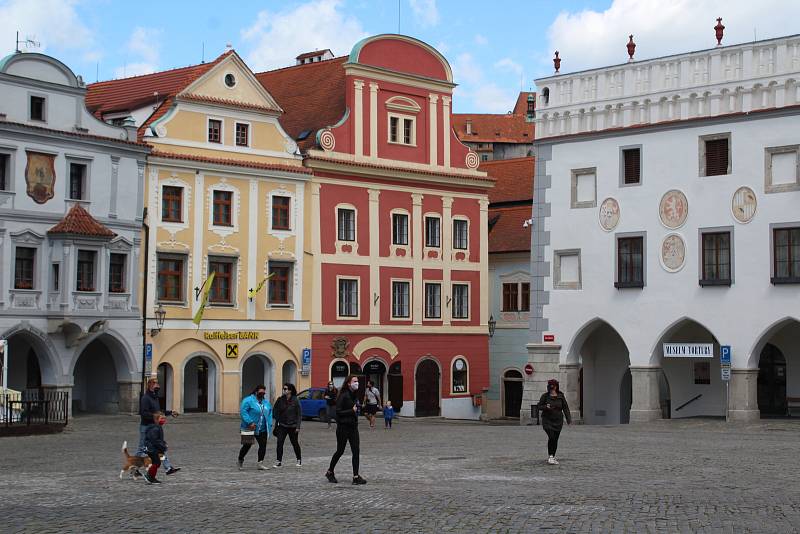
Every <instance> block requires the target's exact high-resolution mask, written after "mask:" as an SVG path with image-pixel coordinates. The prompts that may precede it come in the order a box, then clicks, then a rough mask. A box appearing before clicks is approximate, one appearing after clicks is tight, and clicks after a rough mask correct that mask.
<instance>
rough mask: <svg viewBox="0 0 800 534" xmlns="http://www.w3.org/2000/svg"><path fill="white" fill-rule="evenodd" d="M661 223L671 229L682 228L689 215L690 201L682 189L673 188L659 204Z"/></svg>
mask: <svg viewBox="0 0 800 534" xmlns="http://www.w3.org/2000/svg"><path fill="white" fill-rule="evenodd" d="M658 215H659V217H660V218H661V223H662V224H663V225H664V226H666V227H667V228H670V229H673V230H674V229H675V228H680V227H681V226H683V223H685V222H686V218H687V217H688V216H689V201H688V200H686V195H684V194H683V192H682V191H678V190H677V189H672V190H670V191H667V192H666V193H664V196H663V197H661V202H660V203H659V205H658Z"/></svg>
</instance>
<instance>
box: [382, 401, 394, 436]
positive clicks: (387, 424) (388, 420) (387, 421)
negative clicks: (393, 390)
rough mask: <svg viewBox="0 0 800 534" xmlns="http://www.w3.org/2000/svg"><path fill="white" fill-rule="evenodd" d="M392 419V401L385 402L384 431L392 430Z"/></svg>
mask: <svg viewBox="0 0 800 534" xmlns="http://www.w3.org/2000/svg"><path fill="white" fill-rule="evenodd" d="M392 419H394V408H393V407H392V401H386V404H385V405H384V406H383V429H384V430H389V429H391V428H392Z"/></svg>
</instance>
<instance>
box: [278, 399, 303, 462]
mask: <svg viewBox="0 0 800 534" xmlns="http://www.w3.org/2000/svg"><path fill="white" fill-rule="evenodd" d="M272 414H273V416H274V417H275V437H276V438H278V444H277V445H276V447H275V449H276V451H275V452H276V453H277V461H276V462H275V465H274V466H273V467H276V468H277V467H280V466H281V465H282V464H281V461H282V460H283V443H284V442H285V441H286V436H289V441H291V442H292V448H293V449H294V455H295V457H296V458H297V467H301V466H302V465H303V460H302V458H301V455H300V441H299V440H298V436H299V434H300V423H301V422H302V421H303V411H302V410H301V408H300V401H299V400H297V388H295V387H294V384H289V383H286V384H284V385H283V395H281V396H280V398H278V400H276V401H275V406H273V408H272Z"/></svg>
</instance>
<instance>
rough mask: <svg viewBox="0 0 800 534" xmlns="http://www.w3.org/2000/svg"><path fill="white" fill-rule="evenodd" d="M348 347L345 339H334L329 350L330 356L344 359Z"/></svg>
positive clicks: (348, 343) (348, 344)
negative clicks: (330, 350)
mask: <svg viewBox="0 0 800 534" xmlns="http://www.w3.org/2000/svg"><path fill="white" fill-rule="evenodd" d="M349 346H350V342H349V341H347V338H346V337H337V338H334V339H333V341H332V342H331V348H332V349H333V352H331V356H332V357H334V358H346V357H347V354H348V353H347V348H348V347H349Z"/></svg>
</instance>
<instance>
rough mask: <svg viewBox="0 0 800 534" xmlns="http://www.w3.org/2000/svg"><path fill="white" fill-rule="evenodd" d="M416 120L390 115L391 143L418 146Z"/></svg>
mask: <svg viewBox="0 0 800 534" xmlns="http://www.w3.org/2000/svg"><path fill="white" fill-rule="evenodd" d="M415 123H416V119H415V118H413V117H403V116H399V115H389V142H390V143H397V144H400V145H410V146H414V145H416V144H417V135H416V124H415Z"/></svg>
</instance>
